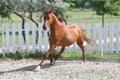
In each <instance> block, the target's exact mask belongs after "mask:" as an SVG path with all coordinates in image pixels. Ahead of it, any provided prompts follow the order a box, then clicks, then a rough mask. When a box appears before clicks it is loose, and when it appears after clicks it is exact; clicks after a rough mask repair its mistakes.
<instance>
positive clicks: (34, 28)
mask: <svg viewBox="0 0 120 80" xmlns="http://www.w3.org/2000/svg"><path fill="white" fill-rule="evenodd" d="M35 50H36V26H35V24H34V23H33V24H32V52H33V53H35Z"/></svg>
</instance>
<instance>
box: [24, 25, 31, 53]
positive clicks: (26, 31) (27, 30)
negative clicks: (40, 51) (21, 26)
mask: <svg viewBox="0 0 120 80" xmlns="http://www.w3.org/2000/svg"><path fill="white" fill-rule="evenodd" d="M25 38H26V50H27V53H29V52H30V48H29V46H30V45H29V25H28V23H26V24H25Z"/></svg>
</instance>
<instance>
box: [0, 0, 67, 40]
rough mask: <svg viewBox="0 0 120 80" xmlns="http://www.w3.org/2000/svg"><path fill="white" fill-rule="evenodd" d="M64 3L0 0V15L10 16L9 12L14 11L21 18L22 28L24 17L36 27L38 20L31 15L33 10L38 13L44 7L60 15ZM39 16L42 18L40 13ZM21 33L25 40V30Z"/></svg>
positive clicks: (41, 0)
mask: <svg viewBox="0 0 120 80" xmlns="http://www.w3.org/2000/svg"><path fill="white" fill-rule="evenodd" d="M66 5H67V4H66V3H64V2H63V1H62V0H54V1H53V0H0V15H1V16H2V17H10V14H11V13H14V14H15V15H17V16H18V17H20V18H21V21H22V29H24V28H25V20H26V18H28V19H29V20H31V21H32V22H33V23H35V24H36V26H37V27H38V21H37V20H36V19H34V17H33V13H34V12H36V13H38V14H39V12H43V11H44V10H45V9H53V11H54V13H56V15H62V14H64V12H65V10H64V9H65V7H66ZM26 13H28V14H26ZM40 18H42V15H41V16H40ZM22 34H23V38H24V41H26V39H25V32H24V31H23V32H22ZM37 36H38V34H37ZM36 40H37V39H36ZM36 42H37V41H36Z"/></svg>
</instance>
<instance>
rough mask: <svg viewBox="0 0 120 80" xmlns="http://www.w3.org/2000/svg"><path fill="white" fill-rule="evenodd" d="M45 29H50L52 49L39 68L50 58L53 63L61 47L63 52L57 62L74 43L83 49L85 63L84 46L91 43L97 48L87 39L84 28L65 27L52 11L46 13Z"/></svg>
mask: <svg viewBox="0 0 120 80" xmlns="http://www.w3.org/2000/svg"><path fill="white" fill-rule="evenodd" d="M44 25H45V26H43V29H45V28H44V27H46V26H47V27H50V36H49V42H50V49H49V50H48V51H47V52H46V54H45V55H44V57H43V59H42V61H41V62H40V64H39V66H41V65H42V64H43V62H44V60H45V59H46V58H48V57H50V63H53V58H52V52H53V50H54V49H55V48H56V47H57V46H61V50H60V52H59V54H58V55H57V56H56V57H55V59H54V60H57V59H58V57H59V56H60V54H61V53H62V52H63V51H64V49H65V47H66V46H70V45H72V44H73V43H75V42H77V45H78V46H79V47H80V48H81V50H82V53H83V57H82V59H83V61H84V62H85V61H86V55H85V48H84V46H85V45H86V44H87V43H89V44H90V45H92V46H95V43H94V42H93V41H92V40H90V39H88V38H86V36H85V35H84V30H83V28H82V27H80V26H78V25H74V24H72V25H63V24H62V23H60V21H59V20H58V18H57V17H56V16H55V15H54V14H53V13H52V11H50V10H49V11H45V12H44Z"/></svg>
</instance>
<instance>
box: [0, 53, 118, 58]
mask: <svg viewBox="0 0 120 80" xmlns="http://www.w3.org/2000/svg"><path fill="white" fill-rule="evenodd" d="M44 54H45V53H44V52H38V51H36V53H32V52H30V53H26V52H22V53H19V52H16V53H15V54H12V53H9V54H6V57H4V58H3V56H2V54H0V59H13V60H19V59H24V58H25V59H28V58H33V59H42V58H43V56H44ZM57 54H58V51H54V52H53V57H55V56H57ZM86 58H87V60H100V59H101V58H100V53H99V52H97V53H96V54H93V53H89V54H88V53H86ZM59 59H66V60H82V54H80V53H79V51H78V52H76V53H71V52H70V53H62V54H61V56H60V57H59ZM102 60H120V54H113V53H104V54H103V58H102Z"/></svg>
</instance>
